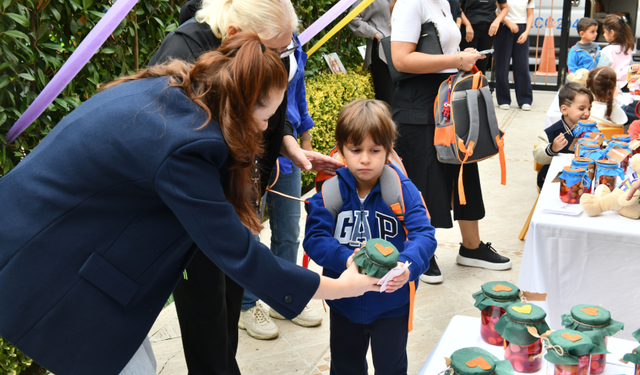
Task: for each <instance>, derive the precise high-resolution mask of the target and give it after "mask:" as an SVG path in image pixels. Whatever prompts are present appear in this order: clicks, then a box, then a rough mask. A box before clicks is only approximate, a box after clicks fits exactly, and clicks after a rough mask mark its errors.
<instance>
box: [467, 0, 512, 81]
mask: <svg viewBox="0 0 640 375" xmlns="http://www.w3.org/2000/svg"><path fill="white" fill-rule="evenodd" d="M460 7H461V8H462V26H463V27H462V28H461V29H460V33H461V35H462V41H461V42H460V49H461V50H464V49H465V48H469V47H471V48H475V49H477V50H478V51H484V50H487V49H490V48H491V47H492V46H493V38H494V37H495V35H496V33H497V32H498V26H500V23H501V22H502V20H503V19H504V17H505V16H506V15H507V13H508V12H509V6H508V5H507V0H498V1H496V2H493V1H490V0H462V1H461V2H460ZM496 8H500V13H498V14H497V15H496ZM476 67H477V68H478V70H480V71H481V72H482V74H484V73H485V72H486V71H487V60H486V59H485V60H479V61H478V63H477V64H476Z"/></svg>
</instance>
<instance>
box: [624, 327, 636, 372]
mask: <svg viewBox="0 0 640 375" xmlns="http://www.w3.org/2000/svg"><path fill="white" fill-rule="evenodd" d="M631 335H632V336H633V337H634V338H635V339H636V340H638V342H640V329H637V330H636V331H635V332H633V333H632V334H631ZM638 352H640V346H639V347H637V348H635V349H633V351H632V352H631V353H627V354H625V355H624V357H623V358H622V360H623V361H625V362H631V363H634V364H636V365H640V353H638Z"/></svg>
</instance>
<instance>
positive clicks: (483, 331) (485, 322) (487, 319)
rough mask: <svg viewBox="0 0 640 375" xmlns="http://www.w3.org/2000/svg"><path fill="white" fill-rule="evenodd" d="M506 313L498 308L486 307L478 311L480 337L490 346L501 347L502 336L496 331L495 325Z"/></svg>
mask: <svg viewBox="0 0 640 375" xmlns="http://www.w3.org/2000/svg"><path fill="white" fill-rule="evenodd" d="M505 313H506V311H505V309H503V308H502V307H499V306H487V307H485V308H484V309H483V310H482V311H480V317H481V323H482V324H480V336H481V337H482V339H483V340H484V341H485V342H486V343H488V344H491V345H498V346H501V345H502V343H503V339H502V336H500V334H499V333H498V332H497V331H496V323H498V320H500V317H502V315H504V314H505Z"/></svg>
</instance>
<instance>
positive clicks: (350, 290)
mask: <svg viewBox="0 0 640 375" xmlns="http://www.w3.org/2000/svg"><path fill="white" fill-rule="evenodd" d="M378 281H380V279H376V278H374V277H371V276H367V275H362V274H360V273H358V267H357V266H356V265H355V264H353V263H352V264H351V265H350V266H349V268H347V270H346V271H344V272H343V273H342V275H340V277H339V278H338V279H331V278H329V277H326V276H320V285H319V286H318V290H316V293H315V294H314V295H313V298H314V299H340V298H350V297H358V296H361V295H363V294H364V293H366V292H379V291H380V285H377V284H378Z"/></svg>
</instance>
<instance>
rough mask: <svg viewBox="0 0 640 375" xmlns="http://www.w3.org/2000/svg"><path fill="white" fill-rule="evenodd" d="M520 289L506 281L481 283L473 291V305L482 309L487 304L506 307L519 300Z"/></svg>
mask: <svg viewBox="0 0 640 375" xmlns="http://www.w3.org/2000/svg"><path fill="white" fill-rule="evenodd" d="M519 296H520V289H519V288H518V287H517V286H515V285H513V284H511V283H510V282H508V281H491V282H488V283H484V284H482V287H481V288H480V291H479V292H476V293H473V298H474V299H475V300H476V302H475V303H474V306H475V307H477V308H478V309H480V310H484V309H485V308H487V307H489V306H498V307H502V308H505V309H506V308H508V307H509V306H511V305H512V304H514V303H517V302H520V298H519Z"/></svg>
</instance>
